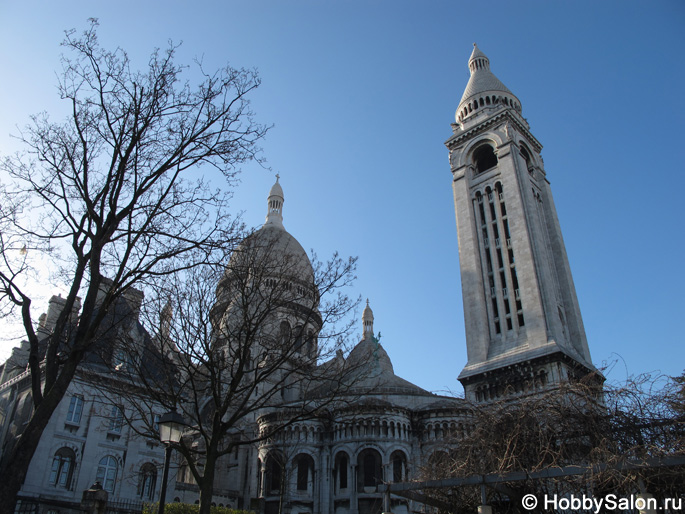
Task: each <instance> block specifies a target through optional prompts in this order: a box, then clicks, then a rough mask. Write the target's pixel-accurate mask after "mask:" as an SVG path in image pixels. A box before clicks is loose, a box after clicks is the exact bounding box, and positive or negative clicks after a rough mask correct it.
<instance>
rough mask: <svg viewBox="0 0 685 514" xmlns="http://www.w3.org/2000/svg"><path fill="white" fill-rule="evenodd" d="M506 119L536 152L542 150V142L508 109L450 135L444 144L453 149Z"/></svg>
mask: <svg viewBox="0 0 685 514" xmlns="http://www.w3.org/2000/svg"><path fill="white" fill-rule="evenodd" d="M506 120H508V121H510V122H511V123H512V124H513V125H514V126H515V127H516V129H517V130H518V131H519V132H521V133H522V134H523V135H524V136H525V137H526V139H527V140H528V141H529V142H530V143H531V144H532V146H533V149H534V150H535V151H536V152H537V153H540V152H541V151H542V144H541V143H540V142H539V141H538V140H537V139H536V138H535V136H533V134H532V133H531V132H530V130H528V128H527V127H526V126H525V125H523V123H521V121H519V120H518V119H516V116H513V115H512V114H511V112H510V111H509V110H505V111H503V112H500V113H499V114H495V115H494V116H492V117H490V118H488V119H487V120H485V121H483V122H481V123H480V124H478V125H476V126H475V127H473V128H471V129H469V130H467V131H466V132H464V133H462V134H453V135H452V137H450V138H449V139H448V140H447V141H445V146H446V147H447V148H448V149H449V150H453V149H454V148H456V147H458V146H460V145H462V144H463V143H464V142H466V141H467V140H469V139H472V138H473V137H475V136H477V135H479V134H481V133H483V132H486V131H487V130H489V129H491V128H492V127H493V125H498V124H500V123H501V122H502V121H506Z"/></svg>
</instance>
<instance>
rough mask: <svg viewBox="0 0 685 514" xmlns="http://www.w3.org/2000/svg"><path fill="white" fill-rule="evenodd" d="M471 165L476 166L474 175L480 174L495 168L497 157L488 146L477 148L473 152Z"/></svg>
mask: <svg viewBox="0 0 685 514" xmlns="http://www.w3.org/2000/svg"><path fill="white" fill-rule="evenodd" d="M473 163H474V164H475V166H476V173H482V172H484V171H486V170H489V169H490V168H494V167H495V166H497V156H496V155H495V150H494V148H492V146H490V145H488V144H485V145H481V146H479V147H478V148H477V149H476V151H475V152H473Z"/></svg>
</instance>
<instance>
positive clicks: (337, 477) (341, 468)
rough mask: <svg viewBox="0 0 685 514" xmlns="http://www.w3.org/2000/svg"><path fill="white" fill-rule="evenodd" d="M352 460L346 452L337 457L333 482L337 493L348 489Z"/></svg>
mask: <svg viewBox="0 0 685 514" xmlns="http://www.w3.org/2000/svg"><path fill="white" fill-rule="evenodd" d="M349 465H350V459H349V457H348V456H347V454H346V453H345V452H340V453H338V454H337V455H336V456H335V467H334V468H333V480H334V482H335V488H336V491H339V490H341V489H347V474H348V469H349Z"/></svg>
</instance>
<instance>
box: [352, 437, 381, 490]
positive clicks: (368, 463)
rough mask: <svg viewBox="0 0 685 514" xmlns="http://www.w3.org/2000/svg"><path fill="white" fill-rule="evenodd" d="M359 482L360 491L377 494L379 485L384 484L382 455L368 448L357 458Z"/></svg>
mask: <svg viewBox="0 0 685 514" xmlns="http://www.w3.org/2000/svg"><path fill="white" fill-rule="evenodd" d="M357 469H358V470H359V473H358V477H359V479H358V482H357V487H358V489H359V490H360V491H364V492H375V491H376V487H377V486H378V484H380V483H382V482H383V467H382V465H381V454H380V453H378V452H377V451H376V450H373V449H371V448H367V449H366V450H364V451H362V452H361V453H360V454H359V457H358V458H357Z"/></svg>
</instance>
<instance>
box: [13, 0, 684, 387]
mask: <svg viewBox="0 0 685 514" xmlns="http://www.w3.org/2000/svg"><path fill="white" fill-rule="evenodd" d="M90 17H96V18H99V20H100V30H99V36H100V40H101V42H102V44H103V46H106V47H110V48H111V47H115V46H117V45H118V46H121V47H123V48H125V49H126V50H127V51H128V52H129V54H130V56H131V57H132V59H133V61H134V62H135V63H137V65H138V66H140V67H142V66H144V65H145V63H146V58H147V56H148V55H149V54H150V52H151V50H152V49H153V48H154V47H165V46H166V44H167V41H168V40H170V39H171V40H173V41H174V42H181V41H182V42H183V46H182V47H181V49H180V50H179V52H178V60H179V62H187V63H189V62H190V61H191V60H192V59H193V58H195V57H201V58H202V59H203V61H204V64H205V66H206V67H208V68H210V69H211V68H215V67H218V66H220V65H222V64H224V63H226V62H230V63H231V64H232V65H233V66H237V67H240V66H245V67H256V68H258V69H259V72H260V75H261V77H262V80H263V83H262V86H261V87H260V89H259V90H258V91H257V92H256V94H255V95H254V96H253V98H252V100H253V107H254V109H255V111H256V112H257V117H258V120H259V121H261V122H263V123H267V124H273V125H274V127H273V129H272V130H271V131H270V132H269V134H268V137H267V139H266V140H265V141H264V144H263V147H264V156H265V157H266V158H267V160H268V164H269V166H270V167H271V168H272V171H265V170H263V169H261V168H259V167H256V166H248V167H246V168H245V171H244V173H243V174H242V177H241V178H242V183H241V185H240V186H239V187H238V189H237V190H236V192H235V201H234V204H235V209H236V211H239V210H243V211H245V214H244V217H245V220H246V221H247V222H248V224H250V225H259V224H261V223H262V222H263V219H264V215H265V214H266V195H267V193H268V191H269V188H270V186H271V184H272V183H273V181H274V174H275V173H276V172H278V173H280V175H281V184H282V186H283V189H284V191H285V197H286V198H285V205H284V223H285V226H286V228H287V229H288V230H289V231H290V232H291V233H292V234H293V235H294V236H295V237H297V238H298V240H299V241H300V242H301V243H302V245H303V246H304V247H305V248H306V249H309V248H313V249H315V250H316V252H317V253H318V254H319V256H320V257H326V256H328V255H330V254H331V253H332V252H333V251H335V250H338V251H340V252H341V254H343V255H357V256H359V270H358V280H357V282H356V285H355V286H354V290H353V291H351V292H352V294H353V295H355V296H356V295H361V296H363V297H364V298H367V297H368V298H369V299H370V301H371V306H372V308H373V310H374V315H375V319H376V322H375V328H376V331H380V332H381V333H382V338H381V342H382V344H383V345H384V347H385V348H386V350H387V351H388V353H389V355H390V357H391V359H392V361H393V364H394V367H395V372H396V373H397V374H398V375H400V376H402V377H404V378H406V379H408V380H410V381H412V382H415V383H416V384H418V385H420V386H422V387H424V388H426V389H429V390H434V391H444V390H446V389H451V390H453V391H457V392H458V391H461V386H460V385H459V384H458V382H457V381H456V376H457V375H458V374H459V372H460V371H461V369H462V367H463V366H464V365H465V363H466V347H465V338H464V326H463V310H462V301H461V286H460V281H459V263H458V252H457V234H456V225H455V221H454V206H453V199H452V192H451V174H450V171H449V165H448V161H447V150H446V148H445V147H444V144H443V143H444V141H445V140H446V139H447V138H448V137H449V135H450V133H451V130H450V123H451V122H452V121H453V120H454V111H455V109H456V107H457V104H458V102H459V99H460V98H461V95H462V92H463V90H464V87H465V86H466V82H467V80H468V77H469V72H468V68H467V61H468V58H469V55H470V53H471V50H472V45H473V42H477V43H478V46H479V48H481V50H482V51H483V52H484V53H485V54H486V55H487V56H488V57H489V58H490V63H491V69H492V71H493V72H494V73H495V75H497V77H498V78H499V79H500V80H501V81H502V82H504V84H506V85H507V86H508V87H509V89H511V90H512V91H513V92H514V94H516V95H517V97H518V98H519V99H520V100H521V103H522V107H523V115H524V116H525V117H526V118H527V119H528V121H529V123H530V125H531V130H532V132H533V134H534V135H535V136H536V137H537V139H538V140H539V141H540V142H541V143H542V144H543V146H544V148H543V157H544V159H545V168H546V171H547V177H548V179H549V180H550V182H551V185H552V191H553V194H554V198H555V202H556V207H557V211H558V215H559V219H560V223H561V227H562V231H563V235H564V239H565V242H566V247H567V251H568V255H569V259H570V263H571V269H572V271H573V274H574V279H575V284H576V289H577V293H578V297H579V301H580V306H581V311H582V313H583V318H584V322H585V328H586V332H587V335H588V340H589V344H590V351H591V354H592V357H593V360H594V362H595V364H596V365H598V366H602V365H604V364H606V363H611V362H615V361H618V363H617V364H616V365H615V366H614V367H613V368H612V370H611V371H610V372H609V377H610V379H615V380H621V379H623V378H625V376H626V374H635V373H641V372H646V371H655V370H661V371H662V372H663V373H666V374H670V375H674V374H679V373H681V372H682V371H683V369H684V368H685V337H683V330H682V323H683V318H685V316H683V315H684V314H685V302H684V301H683V291H685V279H684V274H683V273H682V272H681V267H682V262H683V253H684V251H685V244H684V243H683V235H684V231H683V228H682V222H681V220H680V217H681V210H682V209H681V208H680V206H681V205H683V199H682V196H683V194H682V191H683V189H684V187H683V186H684V185H685V184H684V181H683V171H684V170H685V165H684V164H683V157H682V152H680V151H679V150H678V148H682V147H683V143H682V137H681V132H682V130H683V124H682V122H681V116H682V114H683V113H684V112H685V108H684V107H685V95H683V84H684V83H685V65H684V64H683V63H684V61H685V59H683V52H684V51H685V30H683V27H685V3H683V2H682V1H670V2H669V1H655V2H649V3H647V2H636V1H630V0H628V1H626V0H623V1H603V2H596V1H574V2H561V1H521V2H511V1H507V2H505V1H491V2H487V3H485V2H483V3H480V2H462V1H454V0H453V1H441V0H431V1H422V2H419V1H413V2H409V1H393V2H390V1H380V0H376V1H373V0H372V1H369V0H367V1H354V0H350V1H323V0H319V1H313V0H311V1H305V0H290V1H287V2H286V1H276V0H272V1H266V0H256V1H244V2H238V1H223V2H219V1H216V2H207V1H197V2H193V3H192V4H191V3H190V2H181V1H168V2H141V1H138V2H132V1H128V0H122V1H117V2H92V1H82V2H77V1H69V0H65V1H63V2H13V1H8V0H0V48H2V51H1V52H0V70H2V78H3V80H2V81H0V153H3V154H6V153H9V152H12V151H14V150H16V149H17V146H16V142H15V141H14V140H12V139H11V138H10V137H9V134H11V133H17V128H16V127H17V126H23V125H25V124H26V122H27V121H28V116H29V115H30V114H32V113H36V112H39V111H43V110H46V111H48V112H50V113H52V114H53V116H54V117H56V118H59V117H60V116H61V113H63V112H64V108H65V106H64V105H61V104H60V103H59V101H58V99H57V95H56V90H55V83H56V79H55V72H56V70H58V69H59V55H60V52H61V49H60V47H59V42H60V41H61V40H62V38H63V31H64V30H65V29H69V28H76V29H78V30H82V29H84V28H85V27H86V25H87V22H86V20H87V18H90ZM41 281H42V282H44V283H45V285H46V286H47V287H48V289H50V286H49V277H47V276H45V277H43V278H41ZM44 305H45V304H43V306H44ZM43 306H41V307H40V310H42V309H43V308H44V307H43ZM360 315H361V312H360ZM359 331H360V332H361V323H360V330H359ZM13 345H14V343H13V342H10V341H2V342H0V346H1V347H0V354H2V355H6V354H7V352H8V351H9V349H10V348H11V347H12V346H13Z"/></svg>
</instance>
